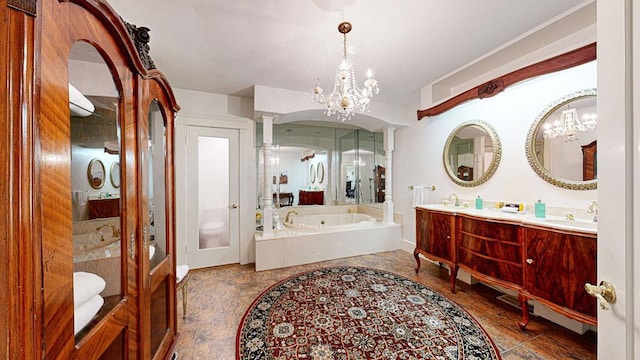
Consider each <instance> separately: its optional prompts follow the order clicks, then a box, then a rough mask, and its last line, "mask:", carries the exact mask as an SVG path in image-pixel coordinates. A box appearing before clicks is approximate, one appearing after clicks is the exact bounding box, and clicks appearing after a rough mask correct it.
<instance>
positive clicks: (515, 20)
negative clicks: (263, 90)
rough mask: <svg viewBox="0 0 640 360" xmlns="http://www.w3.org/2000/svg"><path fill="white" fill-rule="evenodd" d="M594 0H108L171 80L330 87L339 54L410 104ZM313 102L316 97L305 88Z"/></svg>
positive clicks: (247, 90)
mask: <svg viewBox="0 0 640 360" xmlns="http://www.w3.org/2000/svg"><path fill="white" fill-rule="evenodd" d="M585 2H591V0H553V1H540V0H517V1H514V0H456V1H443V0H396V1H391V0H366V1H365V0H268V1H267V0H262V1H260V0H233V1H232V0H181V1H175V0H136V1H131V0H109V3H110V4H111V6H112V7H113V8H114V10H115V11H116V12H118V13H119V14H120V15H121V16H122V17H123V18H124V19H125V20H126V21H128V22H130V23H132V24H135V25H137V26H146V27H148V28H150V29H151V33H150V35H151V42H150V47H151V56H152V58H153V60H154V62H155V64H156V66H157V67H158V69H159V70H160V71H162V72H163V73H164V74H165V75H166V77H167V78H168V79H169V82H170V83H171V85H172V86H173V87H174V88H181V89H190V90H199V91H205V92H212V93H217V94H226V95H238V96H249V97H251V96H252V87H253V85H264V86H270V87H276V88H283V89H289V90H298V91H310V90H311V87H312V86H313V85H314V84H315V81H316V78H318V77H319V78H320V85H321V86H322V87H323V88H324V89H325V92H328V91H330V90H331V89H330V88H331V86H332V85H333V78H334V74H335V67H336V64H337V63H338V61H339V60H340V59H341V57H342V35H341V34H340V33H339V32H338V30H337V26H338V24H339V23H340V22H342V21H349V22H351V23H352V24H353V30H352V31H351V32H350V33H349V34H348V35H347V45H348V51H349V55H348V56H349V58H350V59H352V60H353V61H354V64H355V69H356V76H357V78H358V82H359V83H360V84H361V83H362V82H363V81H364V79H365V77H366V76H365V73H366V71H367V68H371V70H372V71H373V77H374V78H376V79H377V80H378V83H379V86H380V94H378V95H376V96H375V97H374V99H373V101H374V102H376V101H377V102H383V103H389V104H396V105H414V104H416V103H418V102H419V101H420V89H421V88H422V87H423V86H425V85H427V84H430V83H432V82H433V81H435V80H437V79H439V78H441V77H442V76H444V75H446V74H448V73H450V72H452V71H454V70H456V69H458V68H460V67H462V66H463V65H465V64H468V63H469V62H471V61H472V60H474V59H477V58H478V57H480V56H482V55H484V54H486V53H488V52H489V51H491V50H493V49H495V48H497V47H498V46H500V45H502V44H504V43H506V42H508V41H510V40H512V39H514V38H517V37H518V36H520V35H522V34H524V33H526V32H528V31H529V30H531V29H533V28H535V27H536V26H538V25H540V24H542V23H544V22H546V21H547V20H549V19H552V18H554V17H556V16H557V15H559V14H560V13H562V12H565V11H567V10H569V9H571V8H573V7H575V6H578V5H580V4H583V3H585ZM309 101H311V96H309Z"/></svg>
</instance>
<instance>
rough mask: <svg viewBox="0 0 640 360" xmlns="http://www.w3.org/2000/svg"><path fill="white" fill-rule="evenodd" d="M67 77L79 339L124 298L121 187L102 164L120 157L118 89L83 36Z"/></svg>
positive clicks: (107, 69) (75, 46) (77, 336)
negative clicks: (107, 176)
mask: <svg viewBox="0 0 640 360" xmlns="http://www.w3.org/2000/svg"><path fill="white" fill-rule="evenodd" d="M69 83H70V84H73V86H71V85H70V86H69V89H70V90H71V92H70V93H69V108H70V126H71V144H70V145H71V189H70V190H71V203H72V211H73V214H72V218H73V223H72V226H73V232H72V234H73V235H72V236H73V271H74V288H76V289H82V290H83V295H84V296H83V297H82V299H81V300H77V299H76V300H77V301H76V302H75V308H74V329H75V333H76V342H77V341H79V340H80V339H81V338H82V337H83V336H84V335H85V334H86V333H87V332H88V331H89V330H90V329H91V328H92V327H93V326H95V324H97V322H98V321H100V319H102V318H103V317H104V316H105V315H106V314H107V313H108V312H109V311H110V310H111V309H113V307H114V306H116V304H118V303H119V302H120V301H121V299H122V288H123V284H122V279H121V277H122V276H121V269H122V260H123V256H124V254H123V252H122V251H121V244H122V242H121V241H120V239H121V220H120V193H119V189H118V188H117V187H116V186H115V184H114V183H113V177H112V182H111V183H110V182H107V181H106V172H105V166H104V164H112V163H119V162H120V155H119V151H118V149H119V146H120V145H119V144H120V130H119V118H118V103H119V101H120V100H119V99H120V95H119V93H118V91H117V89H116V86H115V84H114V80H113V77H112V75H111V71H110V70H109V68H108V66H107V64H106V62H105V61H104V59H103V58H102V56H101V55H100V53H99V52H98V51H97V50H96V49H95V48H94V47H93V46H91V45H89V44H87V43H84V42H78V43H76V44H74V46H73V48H72V50H71V52H70V55H69ZM107 144H109V146H108V147H109V148H114V150H115V151H109V152H107V151H105V148H106V147H107ZM87 164H89V165H88V166H87ZM112 169H113V168H112ZM112 172H113V170H112ZM112 176H113V173H112ZM87 180H88V181H87ZM118 182H119V176H118ZM96 284H98V285H99V286H98V287H96V286H95V285H96ZM88 289H95V290H94V291H89V290H88ZM94 315H95V316H94Z"/></svg>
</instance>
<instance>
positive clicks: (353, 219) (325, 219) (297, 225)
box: [285, 213, 376, 230]
mask: <svg viewBox="0 0 640 360" xmlns="http://www.w3.org/2000/svg"><path fill="white" fill-rule="evenodd" d="M375 223H376V218H374V217H373V216H369V215H366V214H358V213H346V214H345V213H338V214H315V215H302V216H299V215H293V216H291V221H290V222H289V223H287V224H285V226H286V227H287V228H289V229H298V230H344V229H353V228H363V227H370V226H373V225H375Z"/></svg>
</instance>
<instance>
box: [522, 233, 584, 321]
mask: <svg viewBox="0 0 640 360" xmlns="http://www.w3.org/2000/svg"><path fill="white" fill-rule="evenodd" d="M524 239H525V257H526V260H525V265H524V266H525V267H524V269H525V271H524V279H525V283H524V289H525V292H524V293H523V295H522V296H523V297H525V298H526V299H536V300H538V301H540V302H542V303H543V304H545V305H547V306H549V307H551V308H553V309H554V310H555V311H557V312H559V313H561V314H563V315H565V316H568V317H570V318H573V319H576V320H579V321H581V322H584V323H588V324H596V299H595V298H593V297H591V296H590V295H589V294H587V292H586V291H585V290H584V284H585V283H587V282H589V283H592V284H595V283H596V263H597V261H596V256H597V241H596V235H595V234H576V233H571V232H562V231H555V230H554V231H549V230H546V229H539V228H529V227H526V228H525V229H524ZM524 326H526V323H523V324H521V327H524Z"/></svg>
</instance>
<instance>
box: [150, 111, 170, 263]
mask: <svg viewBox="0 0 640 360" xmlns="http://www.w3.org/2000/svg"><path fill="white" fill-rule="evenodd" d="M148 120H149V123H148V126H149V128H148V131H149V134H148V157H149V179H148V184H147V186H148V194H149V204H148V211H149V230H148V236H149V259H150V266H149V269H150V270H151V271H153V269H154V268H155V267H156V266H157V265H158V264H160V262H161V261H162V260H163V259H164V258H165V257H166V256H167V234H166V232H167V229H166V209H165V203H166V202H165V194H166V182H165V161H166V123H165V119H164V116H163V114H162V111H161V110H160V106H159V105H158V102H157V100H153V101H152V102H151V105H150V106H149V113H148Z"/></svg>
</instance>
